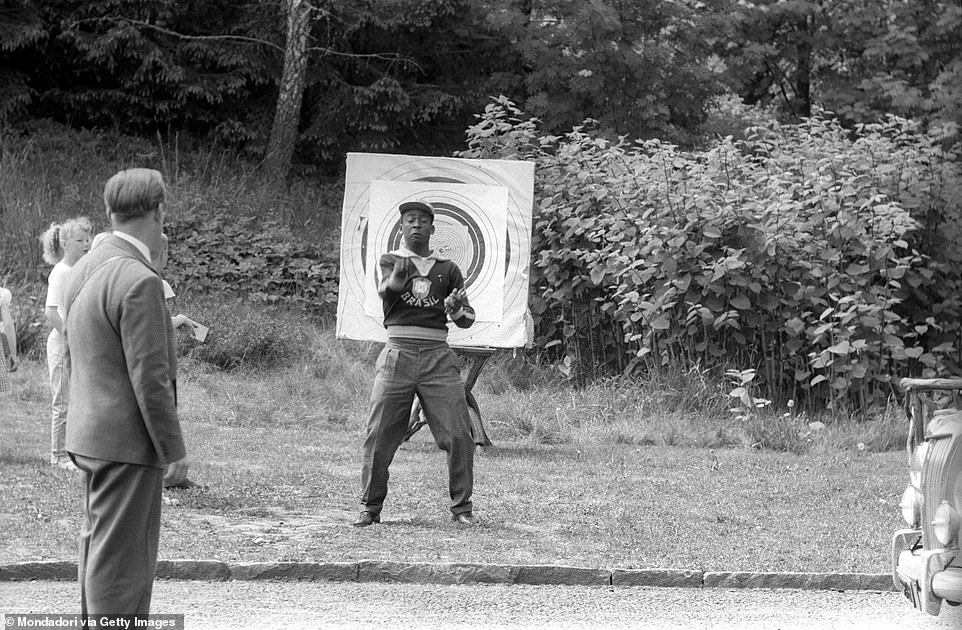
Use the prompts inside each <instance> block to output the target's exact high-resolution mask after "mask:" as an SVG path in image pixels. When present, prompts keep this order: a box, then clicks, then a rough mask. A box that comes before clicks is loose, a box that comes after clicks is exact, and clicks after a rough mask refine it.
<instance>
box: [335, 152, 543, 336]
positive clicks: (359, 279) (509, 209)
mask: <svg viewBox="0 0 962 630" xmlns="http://www.w3.org/2000/svg"><path fill="white" fill-rule="evenodd" d="M533 192H534V164H533V163H531V162H523V161H514V160H465V159H458V158H435V157H415V156H406V155H390V154H369V153H349V154H348V157H347V172H346V176H345V189H344V204H343V211H342V216H341V268H340V288H339V292H338V314H337V336H338V337H339V338H346V339H359V340H371V341H384V340H385V339H386V338H387V334H386V332H385V330H384V326H383V322H382V310H381V303H380V298H378V297H377V293H376V287H377V280H378V278H377V277H376V276H377V261H378V259H379V258H380V255H381V254H383V253H385V252H388V251H392V250H394V249H397V248H398V247H400V246H401V244H402V238H401V233H400V228H399V218H400V215H399V214H398V212H397V207H398V205H399V204H400V203H401V202H403V201H407V200H410V199H422V200H425V201H428V202H429V203H431V205H432V207H433V208H434V211H435V233H434V235H433V236H432V238H431V247H432V249H435V250H437V252H438V253H439V255H442V256H445V257H448V258H450V259H451V260H453V261H454V262H455V263H457V265H458V267H459V268H460V269H461V272H462V274H463V275H464V277H465V285H466V287H467V290H468V297H469V300H470V301H471V305H472V306H474V308H475V310H476V311H477V315H478V320H477V321H476V322H475V324H474V325H473V326H472V327H471V328H468V329H460V328H457V327H455V326H454V325H453V324H451V325H450V326H449V336H448V341H449V343H450V344H451V345H455V346H495V347H520V346H523V345H526V344H527V343H530V340H531V326H530V321H531V318H530V314H529V313H528V273H529V258H530V255H531V210H532V204H533V197H534V195H533Z"/></svg>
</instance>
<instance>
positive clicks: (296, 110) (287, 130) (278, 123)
mask: <svg viewBox="0 0 962 630" xmlns="http://www.w3.org/2000/svg"><path fill="white" fill-rule="evenodd" d="M284 4H285V5H286V8H287V45H286V46H285V47H284V73H283V75H282V76H281V83H280V86H279V89H278V94H277V109H275V111H274V124H273V125H272V126H271V135H270V139H269V140H268V143H267V155H266V156H265V159H264V171H265V173H266V174H267V175H268V177H271V178H272V179H275V180H276V181H277V182H278V183H280V182H282V181H283V180H285V179H286V178H287V175H288V173H289V172H290V170H291V158H292V157H293V155H294V144H295V143H296V142H297V135H298V124H299V122H300V118H301V102H302V101H303V99H304V83H305V79H306V76H307V58H308V55H307V43H308V38H309V35H310V32H311V21H310V15H311V6H310V4H309V3H308V2H306V1H305V0H284Z"/></svg>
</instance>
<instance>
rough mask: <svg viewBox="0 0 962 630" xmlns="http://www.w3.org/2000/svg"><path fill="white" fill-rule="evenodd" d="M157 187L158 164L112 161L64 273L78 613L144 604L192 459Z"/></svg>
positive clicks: (161, 189) (114, 611) (125, 611)
mask: <svg viewBox="0 0 962 630" xmlns="http://www.w3.org/2000/svg"><path fill="white" fill-rule="evenodd" d="M165 199H166V187H165V185H164V181H163V178H162V177H161V174H160V173H159V172H157V171H155V170H150V169H142V168H134V169H128V170H125V171H121V172H119V173H117V174H116V175H114V176H113V177H111V178H110V180H108V181H107V184H106V185H105V187H104V203H105V204H106V207H107V216H108V218H109V219H110V223H111V226H112V228H113V234H110V235H109V236H106V237H105V238H104V239H103V241H102V242H101V243H100V244H99V245H98V247H97V248H95V249H93V250H91V251H90V252H89V253H88V254H87V255H85V256H84V257H83V258H81V259H80V260H79V261H78V262H77V264H76V265H75V266H74V268H73V270H72V272H71V276H70V280H69V281H68V284H67V289H66V292H65V294H64V295H65V297H64V303H65V306H66V311H67V314H66V318H65V319H66V324H65V330H66V346H67V352H68V358H69V369H70V379H71V383H72V384H74V387H73V388H72V391H71V393H70V405H69V407H68V413H67V441H66V449H67V452H68V453H70V456H71V458H72V459H73V462H74V463H75V464H76V465H77V468H79V469H80V471H81V473H82V477H83V485H84V508H85V512H86V522H85V524H84V526H83V529H82V531H81V538H80V543H81V549H80V567H79V581H80V592H81V602H82V614H83V615H84V617H85V618H87V619H90V618H99V617H100V616H101V615H123V616H130V615H135V616H141V615H147V614H148V613H149V611H150V597H151V591H152V588H153V580H154V568H155V565H156V562H157V543H158V539H159V536H160V510H161V505H162V503H163V502H162V493H163V487H164V481H165V477H166V480H167V481H168V482H170V483H173V484H177V483H180V482H182V481H183V480H184V479H186V478H187V472H188V469H189V463H188V460H187V451H186V449H185V447H184V440H183V436H182V434H181V429H180V423H179V421H178V418H177V409H176V403H175V398H174V388H173V382H174V379H175V378H176V370H177V359H176V354H175V337H174V332H173V329H172V328H171V322H170V317H169V315H168V314H167V308H166V306H165V303H164V289H163V284H162V282H161V279H160V276H159V275H158V273H157V271H156V270H155V269H154V268H153V267H152V266H151V264H150V260H151V254H152V252H158V251H159V248H160V247H161V244H162V240H161V239H162V234H163V223H164V209H163V205H162V204H163V202H164V200H165Z"/></svg>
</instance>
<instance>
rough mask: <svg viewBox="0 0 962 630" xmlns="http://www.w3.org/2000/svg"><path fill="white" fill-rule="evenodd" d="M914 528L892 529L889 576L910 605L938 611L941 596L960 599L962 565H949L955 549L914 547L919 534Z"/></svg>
mask: <svg viewBox="0 0 962 630" xmlns="http://www.w3.org/2000/svg"><path fill="white" fill-rule="evenodd" d="M921 535H922V534H921V532H920V531H919V530H915V529H902V530H899V531H897V532H895V536H894V538H893V539H892V580H893V582H894V584H895V588H896V590H898V591H901V592H902V593H904V594H905V596H906V597H907V598H908V599H909V601H911V602H912V605H913V606H915V607H916V608H918V609H920V610H924V611H925V612H927V613H929V614H930V615H938V614H939V609H940V608H941V607H942V600H948V601H950V602H953V603H958V602H962V567H956V566H949V565H950V564H951V563H952V562H953V561H955V560H956V559H957V557H958V556H959V550H958V549H914V548H915V547H916V544H917V542H918V540H919V538H920V537H921Z"/></svg>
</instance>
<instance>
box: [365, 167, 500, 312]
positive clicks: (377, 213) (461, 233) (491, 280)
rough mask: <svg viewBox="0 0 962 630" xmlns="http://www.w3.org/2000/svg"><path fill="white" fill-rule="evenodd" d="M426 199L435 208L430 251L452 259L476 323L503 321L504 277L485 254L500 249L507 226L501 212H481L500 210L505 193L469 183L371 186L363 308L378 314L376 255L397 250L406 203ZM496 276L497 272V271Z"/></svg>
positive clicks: (407, 183)
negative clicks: (460, 277)
mask: <svg viewBox="0 0 962 630" xmlns="http://www.w3.org/2000/svg"><path fill="white" fill-rule="evenodd" d="M413 200H419V201H425V202H427V203H429V204H431V207H432V208H434V234H433V235H432V236H431V242H430V245H431V249H433V250H434V251H435V252H437V254H438V255H440V256H443V257H445V258H450V259H451V260H452V261H454V262H455V263H456V264H457V265H458V268H459V269H460V270H461V274H462V275H463V276H464V286H465V289H466V290H467V293H468V301H469V302H470V303H471V306H473V307H474V310H475V313H476V315H477V320H476V321H475V326H477V325H478V322H500V321H501V320H502V319H503V315H504V313H503V309H502V305H503V301H504V274H503V269H500V268H499V267H500V265H498V264H496V261H489V260H487V259H488V257H489V255H490V254H489V252H499V251H504V246H505V244H504V241H505V234H506V230H507V225H506V221H505V215H504V213H497V212H485V211H484V208H504V207H506V206H507V203H508V191H507V189H506V188H505V187H504V186H477V185H469V184H448V183H433V182H432V183H430V184H429V185H425V184H422V183H420V182H390V181H375V182H372V184H371V210H370V214H369V218H368V235H367V242H368V247H367V252H366V260H365V261H364V265H365V281H364V286H365V291H364V298H365V301H364V310H365V312H366V313H367V314H368V315H369V316H374V317H380V316H381V314H382V312H383V311H382V307H381V298H380V297H379V296H378V294H377V286H378V283H379V282H380V280H381V278H380V277H378V272H379V269H378V260H379V259H380V256H381V254H383V253H385V252H390V251H394V250H396V249H398V248H399V247H402V246H403V245H404V243H403V236H402V234H401V215H400V214H399V213H398V210H397V209H398V206H400V205H401V204H402V203H404V202H405V201H413ZM499 272H500V273H499Z"/></svg>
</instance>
